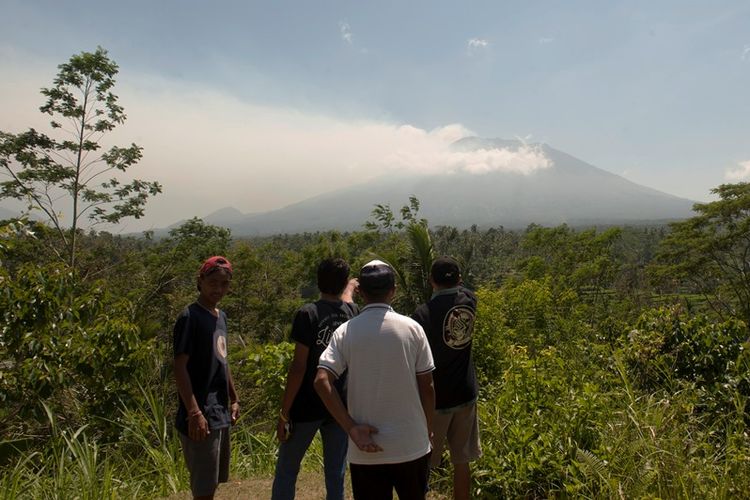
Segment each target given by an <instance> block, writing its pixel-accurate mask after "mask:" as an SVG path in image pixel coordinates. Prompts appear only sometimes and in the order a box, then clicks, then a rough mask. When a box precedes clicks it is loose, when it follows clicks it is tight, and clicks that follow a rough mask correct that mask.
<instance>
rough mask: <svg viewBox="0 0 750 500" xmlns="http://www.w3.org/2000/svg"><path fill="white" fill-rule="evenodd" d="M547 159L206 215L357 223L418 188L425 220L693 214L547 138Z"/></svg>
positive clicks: (319, 224)
mask: <svg viewBox="0 0 750 500" xmlns="http://www.w3.org/2000/svg"><path fill="white" fill-rule="evenodd" d="M522 146H523V145H522V143H520V142H519V141H509V140H503V139H481V138H476V137H472V138H465V139H462V140H460V141H458V142H456V143H455V144H454V149H455V150H456V151H464V152H470V151H477V150H492V149H501V150H502V149H506V150H518V148H520V147H522ZM535 148H536V150H537V152H539V153H543V154H544V156H545V157H546V158H547V159H548V160H549V162H550V165H551V166H550V167H549V168H544V169H539V170H536V171H534V172H532V173H530V174H522V173H518V172H509V171H494V172H488V173H473V174H470V173H454V174H444V175H429V176H426V175H421V176H417V175H415V176H411V177H398V178H396V177H392V176H390V177H383V178H380V179H378V180H375V181H372V182H368V183H366V184H362V185H358V186H352V187H349V188H345V189H340V190H337V191H334V192H330V193H326V194H323V195H319V196H315V197H312V198H309V199H307V200H304V201H301V202H299V203H295V204H292V205H289V206H286V207H284V208H280V209H278V210H271V211H269V212H264V213H258V214H252V215H242V214H240V213H239V212H238V211H237V210H235V209H231V208H229V209H223V210H221V211H218V212H214V213H213V214H211V215H210V216H209V217H207V218H206V219H205V220H206V221H207V222H210V223H211V224H215V225H220V226H225V227H229V228H230V229H231V230H232V234H233V235H234V236H246V235H267V234H274V233H298V232H304V231H318V230H328V229H339V230H356V229H361V228H362V224H363V223H364V222H365V221H366V220H368V218H369V217H370V213H371V211H372V209H373V206H374V205H375V204H377V203H380V204H390V205H391V208H393V209H394V212H395V211H397V210H398V209H399V208H400V207H401V206H402V205H404V204H406V203H407V202H408V198H409V196H410V195H412V194H413V195H415V196H417V198H419V200H420V202H421V210H420V214H421V215H422V216H423V217H426V218H427V219H428V220H429V221H430V224H431V225H433V226H435V225H451V226H457V227H468V226H470V225H472V224H476V225H478V226H480V227H483V226H484V227H487V226H504V227H506V228H523V227H526V226H527V225H528V224H530V223H537V224H541V225H558V224H562V223H567V224H569V225H572V226H580V225H587V226H588V225H604V224H626V223H634V224H635V223H655V222H664V221H668V220H676V219H683V218H686V217H689V216H690V215H691V214H692V205H693V203H694V202H693V201H691V200H687V199H684V198H679V197H676V196H672V195H670V194H667V193H663V192H660V191H657V190H655V189H651V188H648V187H645V186H642V185H639V184H636V183H634V182H631V181H629V180H627V179H625V178H623V177H621V176H618V175H615V174H612V173H610V172H607V171H604V170H602V169H599V168H597V167H595V166H593V165H590V164H588V163H586V162H584V161H582V160H579V159H578V158H575V157H573V156H571V155H569V154H567V153H564V152H562V151H559V150H556V149H554V148H552V147H550V146H548V145H546V144H545V145H536V146H535Z"/></svg>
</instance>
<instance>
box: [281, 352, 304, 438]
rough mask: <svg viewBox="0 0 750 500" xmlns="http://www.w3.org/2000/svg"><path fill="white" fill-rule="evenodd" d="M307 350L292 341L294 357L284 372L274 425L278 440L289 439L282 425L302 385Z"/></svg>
mask: <svg viewBox="0 0 750 500" xmlns="http://www.w3.org/2000/svg"><path fill="white" fill-rule="evenodd" d="M309 352H310V348H309V347H307V346H306V345H304V344H302V343H300V342H295V343H294V357H293V358H292V362H291V364H290V365H289V371H288V372H287V374H286V387H285V388H284V395H283V396H282V397H281V411H280V412H279V421H278V423H277V425H276V437H278V438H279V441H286V440H287V439H289V436H288V435H287V433H286V430H285V428H284V426H285V424H286V423H287V422H289V411H290V410H291V409H292V403H294V398H295V397H296V396H297V393H298V392H299V388H300V387H302V380H303V379H304V377H305V370H306V369H307V355H308V353H309Z"/></svg>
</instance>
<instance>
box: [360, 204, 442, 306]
mask: <svg viewBox="0 0 750 500" xmlns="http://www.w3.org/2000/svg"><path fill="white" fill-rule="evenodd" d="M400 214H401V220H400V221H396V217H395V216H394V215H393V211H392V210H391V207H390V206H389V205H379V204H378V205H375V208H374V209H373V211H372V217H373V218H374V219H375V221H368V222H367V223H366V224H365V228H366V229H367V230H368V231H374V232H379V231H380V230H381V229H382V230H384V231H386V234H387V240H386V241H385V242H384V244H383V245H382V246H381V247H379V248H378V249H377V250H376V252H375V254H376V255H377V256H378V257H379V258H381V259H382V260H384V261H385V262H387V263H388V264H390V265H391V266H392V267H393V269H394V271H395V273H396V283H397V284H398V287H399V293H398V295H397V296H396V303H397V304H398V306H399V307H400V308H402V309H403V310H407V311H413V310H414V309H415V308H416V307H417V306H418V305H419V304H421V303H422V302H426V301H428V300H429V299H430V296H431V295H432V286H431V285H430V267H431V266H432V261H433V260H434V258H435V249H434V247H433V244H432V239H431V237H430V230H429V227H428V223H427V219H424V218H420V217H419V200H418V199H417V197H416V196H414V195H412V196H410V197H409V205H404V206H403V207H401V210H400ZM394 229H398V230H399V231H403V235H402V234H401V233H394V232H393V230H394ZM404 236H405V238H404Z"/></svg>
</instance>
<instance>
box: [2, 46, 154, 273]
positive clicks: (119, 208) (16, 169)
mask: <svg viewBox="0 0 750 500" xmlns="http://www.w3.org/2000/svg"><path fill="white" fill-rule="evenodd" d="M58 69H59V71H58V73H57V77H56V78H55V80H54V82H53V85H52V87H50V88H44V89H42V90H41V93H42V95H43V96H45V97H46V99H47V101H46V102H45V104H44V105H43V106H41V107H40V108H39V110H40V111H41V112H42V113H46V114H49V115H50V116H52V117H53V118H52V120H51V121H50V125H51V127H52V129H53V130H54V131H55V132H57V135H59V136H60V137H59V138H53V137H50V136H47V135H45V134H43V133H40V132H37V131H36V130H34V129H33V128H31V129H29V130H28V131H26V132H22V133H20V134H11V133H7V132H0V170H1V171H3V173H4V174H5V176H6V177H7V180H5V181H4V182H1V183H0V198H13V199H17V200H21V201H24V202H26V203H27V209H28V210H29V211H31V210H39V211H41V212H42V213H43V214H44V216H45V218H46V220H47V221H48V222H49V223H50V224H51V225H52V227H53V228H54V230H55V232H56V233H57V235H58V237H59V239H60V241H61V242H62V244H63V245H62V246H63V251H61V252H60V251H57V253H58V255H59V257H60V258H61V259H63V260H65V261H67V262H68V264H69V265H70V266H71V267H74V266H75V262H76V243H77V240H76V237H77V234H78V230H79V228H80V227H81V225H82V222H83V218H84V217H87V218H88V219H89V221H90V222H91V224H92V225H95V224H100V223H117V222H119V221H120V220H121V219H122V218H124V217H135V218H136V219H138V218H140V217H141V216H142V215H143V213H144V205H145V203H146V201H147V198H148V197H149V196H153V195H156V194H158V193H160V192H161V185H159V183H157V182H149V181H143V180H138V179H136V180H132V181H130V182H129V183H122V182H121V181H120V180H118V179H117V177H116V176H114V175H113V174H116V173H118V171H119V172H120V173H123V172H125V171H127V170H128V169H129V168H130V167H132V166H133V165H135V164H136V163H137V162H138V161H139V160H140V159H141V157H142V148H141V147H140V146H137V145H135V144H131V145H130V146H127V147H119V146H112V147H111V148H109V150H107V151H105V152H101V149H102V144H101V141H102V138H103V137H104V136H105V135H106V134H107V133H108V132H111V131H112V130H113V129H114V128H115V127H116V126H117V125H121V124H122V123H124V122H125V118H126V117H125V113H124V110H123V108H122V106H120V105H119V104H118V103H117V96H116V95H115V94H113V93H112V89H113V87H114V85H115V79H114V77H115V75H117V72H118V67H117V64H115V62H114V61H112V60H111V59H110V58H109V57H108V56H107V51H106V50H104V49H102V48H101V47H99V48H97V50H96V51H95V52H93V53H92V52H82V53H80V54H78V55H74V56H72V57H71V58H70V60H69V61H68V62H66V63H64V64H61V65H60V66H58ZM105 176H109V178H108V179H107V178H106V177H105ZM61 206H67V209H62V208H61Z"/></svg>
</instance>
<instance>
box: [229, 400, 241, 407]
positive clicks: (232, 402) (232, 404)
mask: <svg viewBox="0 0 750 500" xmlns="http://www.w3.org/2000/svg"><path fill="white" fill-rule="evenodd" d="M238 404H240V402H239V401H237V400H234V401H231V402H230V403H229V406H234V405H238Z"/></svg>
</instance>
